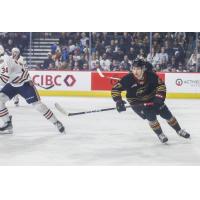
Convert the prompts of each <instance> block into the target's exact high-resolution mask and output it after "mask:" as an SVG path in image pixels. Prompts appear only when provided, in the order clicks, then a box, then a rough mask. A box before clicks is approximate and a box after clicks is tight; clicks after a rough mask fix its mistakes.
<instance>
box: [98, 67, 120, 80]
mask: <svg viewBox="0 0 200 200" xmlns="http://www.w3.org/2000/svg"><path fill="white" fill-rule="evenodd" d="M97 72H98V74H99V76H100V77H101V78H108V79H112V80H118V81H119V80H121V79H120V78H116V77H112V76H105V75H104V74H103V73H102V72H101V70H100V69H99V68H97Z"/></svg>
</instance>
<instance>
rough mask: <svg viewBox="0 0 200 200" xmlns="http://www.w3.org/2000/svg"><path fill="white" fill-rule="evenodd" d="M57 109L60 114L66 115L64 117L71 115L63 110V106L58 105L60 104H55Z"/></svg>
mask: <svg viewBox="0 0 200 200" xmlns="http://www.w3.org/2000/svg"><path fill="white" fill-rule="evenodd" d="M55 107H56V109H57V110H58V111H59V112H61V113H62V114H64V115H67V116H68V115H69V114H68V113H67V112H66V111H65V110H64V109H63V108H62V106H61V105H60V104H58V103H55Z"/></svg>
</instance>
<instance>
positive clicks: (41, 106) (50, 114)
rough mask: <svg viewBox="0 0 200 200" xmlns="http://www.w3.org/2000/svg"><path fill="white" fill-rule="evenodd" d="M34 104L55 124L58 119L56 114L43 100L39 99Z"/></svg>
mask: <svg viewBox="0 0 200 200" xmlns="http://www.w3.org/2000/svg"><path fill="white" fill-rule="evenodd" d="M33 106H34V107H35V109H36V110H37V111H39V112H40V113H41V114H42V115H43V116H44V117H45V118H46V119H47V120H49V121H50V122H51V123H52V124H55V123H56V122H57V121H58V120H57V119H56V117H55V116H54V114H53V112H52V111H51V110H50V109H49V108H48V107H47V106H46V105H45V104H43V103H42V102H40V101H38V102H36V103H33Z"/></svg>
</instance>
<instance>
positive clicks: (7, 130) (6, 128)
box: [0, 116, 13, 134]
mask: <svg viewBox="0 0 200 200" xmlns="http://www.w3.org/2000/svg"><path fill="white" fill-rule="evenodd" d="M9 118H10V120H9V121H7V122H5V123H4V125H3V126H2V127H0V134H12V133H13V125H12V116H9Z"/></svg>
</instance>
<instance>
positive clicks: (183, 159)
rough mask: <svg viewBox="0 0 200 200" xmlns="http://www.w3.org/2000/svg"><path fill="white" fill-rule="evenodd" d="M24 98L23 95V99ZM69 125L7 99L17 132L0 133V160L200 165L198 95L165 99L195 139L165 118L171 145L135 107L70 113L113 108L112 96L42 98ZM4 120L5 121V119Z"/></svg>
mask: <svg viewBox="0 0 200 200" xmlns="http://www.w3.org/2000/svg"><path fill="white" fill-rule="evenodd" d="M20 100H21V99H20ZM42 101H43V102H44V103H46V104H47V105H48V106H49V107H50V108H51V109H52V111H53V112H54V113H55V114H56V116H57V117H58V119H59V120H60V121H62V122H63V123H64V125H65V127H66V134H65V135H63V134H60V133H59V132H57V130H56V128H55V127H54V126H53V125H52V124H51V123H50V122H48V121H47V120H46V119H45V118H43V117H42V116H41V115H40V114H39V113H38V112H37V111H35V110H34V109H33V108H32V107H31V106H30V105H28V104H26V103H25V102H24V101H23V100H21V102H20V107H15V106H14V104H13V101H11V102H9V103H8V104H7V105H8V109H9V111H10V114H12V116H13V126H14V133H13V134H12V135H0V165H47V166H48V165H52V166H55V165H56V166H57V165H78V166H79V165H81V166H83V165H173V166H174V165H200V120H199V116H200V100H171V99H170V100H166V103H167V105H168V107H169V108H170V109H171V111H172V112H173V114H174V115H175V116H176V118H177V119H178V121H179V122H180V125H181V126H182V127H183V128H184V129H186V130H187V131H188V132H189V133H190V134H191V139H184V138H181V137H179V136H178V135H177V134H176V133H175V132H174V131H173V130H172V129H171V128H170V127H169V126H168V125H167V123H166V122H165V120H163V119H161V118H160V117H159V118H158V119H159V121H160V122H161V126H162V128H163V131H164V133H165V134H166V135H167V136H168V139H169V141H168V144H161V143H160V141H159V140H158V138H157V137H156V136H155V135H154V133H153V131H152V130H151V129H150V128H149V126H148V123H147V121H144V120H141V119H140V118H139V117H138V116H137V115H136V114H135V113H134V112H133V111H132V110H131V109H128V110H127V111H126V112H123V113H121V114H119V113H118V112H117V111H116V110H114V111H107V112H99V113H93V114H84V115H79V116H72V117H66V116H64V115H63V114H61V113H59V112H58V111H57V110H56V109H55V107H54V103H55V102H58V103H59V104H60V105H62V106H63V107H64V108H65V109H66V110H67V111H68V112H79V111H87V110H92V109H100V108H109V107H114V106H115V103H114V102H113V101H112V99H111V98H78V97H42ZM1 123H2V122H1Z"/></svg>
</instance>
